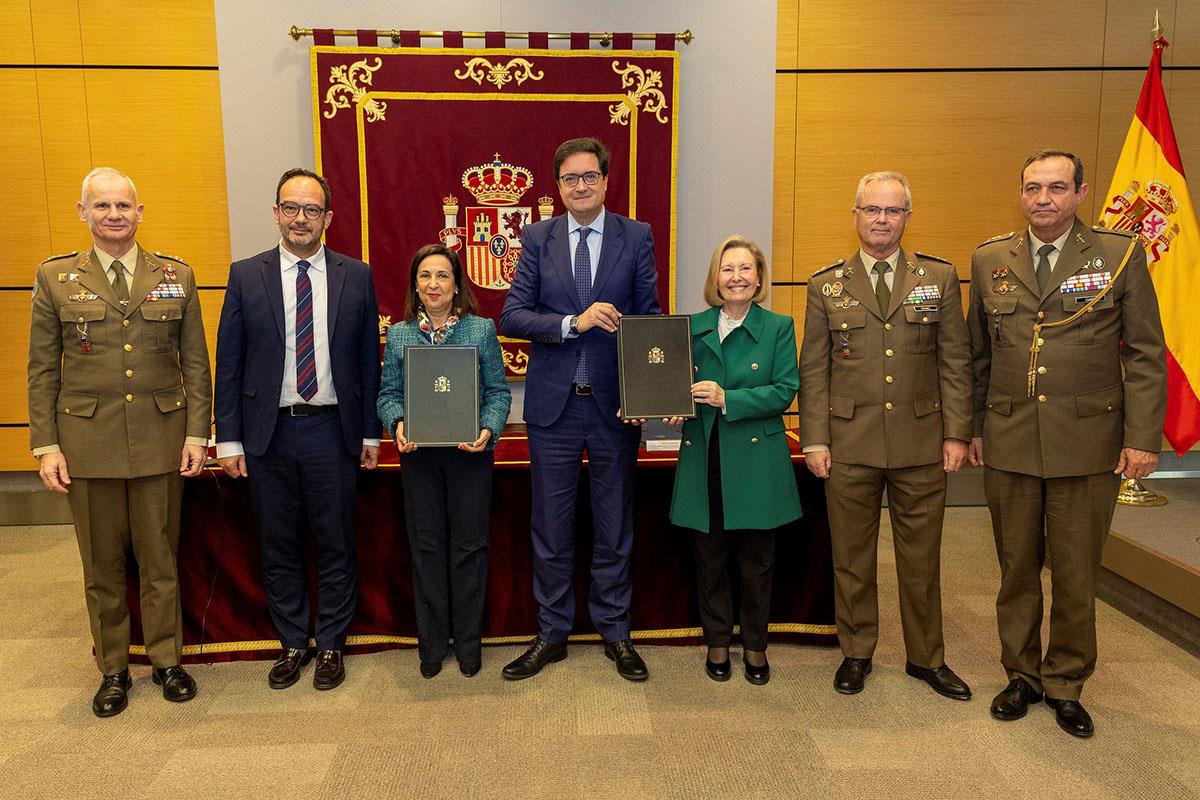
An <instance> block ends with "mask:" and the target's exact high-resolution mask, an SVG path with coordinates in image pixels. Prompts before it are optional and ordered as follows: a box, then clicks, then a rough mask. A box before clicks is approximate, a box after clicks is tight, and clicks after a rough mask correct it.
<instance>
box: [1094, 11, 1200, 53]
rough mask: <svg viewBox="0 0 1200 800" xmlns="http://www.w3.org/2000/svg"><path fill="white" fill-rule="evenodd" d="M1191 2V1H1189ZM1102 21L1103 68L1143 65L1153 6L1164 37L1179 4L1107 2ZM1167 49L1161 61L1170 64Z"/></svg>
mask: <svg viewBox="0 0 1200 800" xmlns="http://www.w3.org/2000/svg"><path fill="white" fill-rule="evenodd" d="M1193 1H1194V0H1193ZM1107 6H1108V8H1107V10H1106V13H1105V24H1104V61H1103V65H1104V66H1106V67H1145V66H1146V63H1147V62H1148V61H1149V60H1150V44H1151V41H1152V36H1151V33H1150V29H1151V28H1152V27H1153V26H1154V11H1155V10H1156V9H1157V10H1158V12H1159V17H1160V19H1161V20H1162V24H1163V27H1164V28H1166V29H1167V31H1166V33H1167V38H1168V39H1170V38H1171V33H1172V29H1173V28H1174V27H1175V25H1174V20H1175V17H1176V15H1177V13H1178V9H1179V6H1180V3H1178V2H1176V0H1131V1H1130V2H1109V3H1108V4H1107ZM1172 50H1174V48H1170V49H1168V50H1167V52H1166V53H1164V54H1163V63H1164V64H1170V63H1172V59H1173V58H1174V57H1175V56H1176V53H1172V52H1171V51H1172Z"/></svg>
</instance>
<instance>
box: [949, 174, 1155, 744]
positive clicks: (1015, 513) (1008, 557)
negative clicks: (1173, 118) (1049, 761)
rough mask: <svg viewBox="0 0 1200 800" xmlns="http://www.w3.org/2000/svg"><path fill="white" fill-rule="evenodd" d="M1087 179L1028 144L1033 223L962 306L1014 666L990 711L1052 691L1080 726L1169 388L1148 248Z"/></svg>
mask: <svg viewBox="0 0 1200 800" xmlns="http://www.w3.org/2000/svg"><path fill="white" fill-rule="evenodd" d="M1087 190H1088V186H1087V184H1086V183H1084V182H1083V164H1082V162H1080V160H1079V159H1078V158H1077V157H1076V156H1074V155H1072V154H1071V153H1066V152H1062V151H1056V150H1044V151H1041V152H1038V153H1035V154H1033V155H1032V156H1030V157H1029V159H1028V160H1027V161H1026V162H1025V166H1024V168H1023V169H1022V171H1021V205H1022V208H1023V210H1024V212H1025V217H1026V219H1028V220H1029V227H1028V229H1027V230H1022V231H1020V232H1017V233H1010V234H1008V235H1007V236H997V237H996V238H994V239H991V240H989V241H988V242H985V243H984V244H982V245H980V247H979V249H978V250H976V251H975V257H974V259H973V262H972V266H971V301H970V308H969V314H968V327H969V328H970V333H971V349H972V360H973V363H974V371H975V421H974V428H975V430H974V434H975V437H974V438H973V439H972V442H971V453H970V459H971V462H972V463H974V464H986V466H985V468H984V489H985V491H986V493H987V501H988V508H989V509H990V510H991V514H992V530H993V533H994V536H995V539H996V552H997V554H998V556H999V558H1000V593H999V596H998V597H997V599H996V618H997V621H998V622H999V627H1000V645H1001V662H1002V663H1003V665H1004V668H1005V670H1006V671H1007V672H1008V677H1009V684H1008V687H1007V688H1006V689H1005V690H1004V691H1002V692H1001V693H1000V694H999V695H998V696H997V697H996V699H995V700H994V701H993V703H992V707H991V711H992V715H993V716H995V717H996V718H998V719H1003V720H1014V719H1019V718H1021V717H1023V716H1025V713H1026V710H1027V708H1028V706H1029V704H1030V703H1036V702H1038V701H1039V700H1041V699H1042V696H1043V693H1044V694H1045V697H1046V701H1047V702H1048V703H1049V704H1050V705H1051V706H1053V707H1054V709H1055V717H1056V719H1057V721H1058V724H1059V726H1060V727H1062V728H1063V729H1064V730H1066V731H1067V732H1068V733H1071V734H1073V735H1075V736H1080V737H1087V736H1091V735H1092V733H1093V731H1094V726H1093V724H1092V720H1091V717H1090V716H1089V715H1088V713H1087V711H1086V710H1085V709H1084V708H1083V706H1082V705H1081V704H1080V703H1079V698H1080V693H1081V691H1082V689H1083V683H1084V681H1085V680H1087V678H1088V676H1089V675H1091V674H1092V671H1093V670H1094V669H1095V665H1096V616H1095V596H1096V579H1097V576H1098V575H1099V572H1100V559H1101V555H1102V554H1103V551H1104V540H1105V538H1106V537H1107V536H1108V529H1109V524H1110V523H1111V521H1112V514H1113V507H1114V505H1115V503H1116V494H1117V488H1118V484H1119V481H1120V475H1121V473H1122V472H1124V473H1125V475H1127V476H1128V477H1130V478H1142V477H1145V476H1146V475H1149V474H1150V473H1151V472H1153V471H1154V469H1155V467H1156V466H1157V464H1158V455H1157V453H1158V449H1159V447H1160V445H1161V442H1162V434H1161V431H1162V426H1163V418H1164V416H1165V414H1166V387H1167V372H1166V354H1165V346H1164V344H1163V331H1162V324H1161V322H1160V320H1159V314H1158V300H1157V298H1156V297H1155V294H1154V285H1153V284H1152V283H1151V281H1150V274H1149V272H1148V270H1147V269H1146V253H1145V251H1144V250H1143V249H1142V247H1141V244H1140V243H1139V242H1138V240H1137V239H1136V238H1134V237H1132V236H1129V235H1126V234H1123V233H1116V232H1113V231H1107V230H1104V229H1102V228H1090V227H1088V226H1087V225H1084V224H1083V223H1082V222H1081V221H1080V220H1079V218H1078V217H1076V216H1075V210H1076V208H1077V207H1078V206H1079V203H1080V201H1082V200H1083V198H1084V197H1085V196H1086V195H1087ZM1035 325H1036V326H1039V328H1038V329H1037V330H1035ZM1047 550H1048V551H1049V555H1050V559H1051V562H1052V570H1051V583H1052V589H1051V596H1052V598H1053V600H1052V606H1051V611H1050V641H1049V642H1048V644H1047V647H1046V651H1045V654H1044V655H1043V652H1042V640H1041V627H1042V584H1041V571H1042V566H1043V564H1044V562H1045V557H1046V554H1047Z"/></svg>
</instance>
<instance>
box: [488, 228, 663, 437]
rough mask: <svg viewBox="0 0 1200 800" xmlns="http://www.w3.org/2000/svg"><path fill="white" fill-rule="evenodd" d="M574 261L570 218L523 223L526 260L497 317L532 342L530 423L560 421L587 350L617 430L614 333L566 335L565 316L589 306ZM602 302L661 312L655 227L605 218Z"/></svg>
mask: <svg viewBox="0 0 1200 800" xmlns="http://www.w3.org/2000/svg"><path fill="white" fill-rule="evenodd" d="M572 264H573V259H572V257H571V248H570V241H569V237H568V235H567V217H566V215H560V216H557V217H554V218H553V219H548V220H542V221H541V222H536V223H534V224H532V225H527V226H525V228H524V229H523V231H522V233H521V260H520V261H519V262H518V263H517V270H516V274H515V275H514V276H513V282H512V286H510V287H509V290H508V296H507V297H506V298H505V300H504V310H503V311H502V312H501V314H500V330H501V332H503V334H504V335H505V336H512V337H514V338H520V339H528V340H529V341H530V342H532V346H531V348H530V359H529V371H528V372H527V373H526V376H525V387H526V388H525V421H526V422H527V423H529V424H531V425H543V426H544V425H550V424H552V423H553V422H554V421H555V420H557V419H558V418H559V416H560V415H561V414H562V411H563V407H564V406H565V405H566V402H567V395H568V394H569V393H570V391H571V383H572V379H573V378H574V376H575V366H576V364H577V363H578V362H579V353H580V352H581V351H583V352H586V353H587V359H588V377H589V380H590V382H591V385H592V391H593V393H594V395H595V398H596V404H597V405H598V406H599V407H600V410H601V412H603V414H604V416H605V418H606V419H607V420H608V421H609V423H610V424H611V425H612V426H614V427H616V428H621V427H623V426H622V423H621V421H620V420H619V419H617V407H618V406H619V405H620V391H619V389H618V381H617V336H616V334H615V333H609V332H608V331H605V330H604V329H602V328H599V327H596V328H592V329H591V330H589V331H586V332H585V333H583V334H581V335H580V336H578V337H577V338H573V339H572V338H568V339H565V340H564V339H563V336H562V320H563V317H564V316H571V315H575V314H582V313H583V312H584V310H585V309H586V306H583V305H581V304H580V302H579V295H578V293H577V292H576V290H575V277H574V272H573V268H572ZM601 301H603V302H606V303H612V304H613V305H614V306H615V307H616V309H617V310H618V311H620V312H621V313H622V314H658V313H661V312H660V308H659V303H658V273H657V272H656V271H655V269H654V241H653V239H652V238H651V236H650V226H649V225H647V224H646V223H644V222H637V221H636V220H631V219H629V218H628V217H623V216H621V215H620V214H614V213H612V212H611V211H606V212H605V215H604V241H603V244H602V245H601V247H600V263H599V265H598V266H597V268H596V279H595V281H593V283H592V302H601Z"/></svg>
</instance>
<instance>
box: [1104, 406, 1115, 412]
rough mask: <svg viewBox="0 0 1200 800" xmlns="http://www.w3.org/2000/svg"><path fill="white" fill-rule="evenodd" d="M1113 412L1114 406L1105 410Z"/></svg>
mask: <svg viewBox="0 0 1200 800" xmlns="http://www.w3.org/2000/svg"><path fill="white" fill-rule="evenodd" d="M1112 410H1113V407H1112V406H1109V407H1108V408H1106V409H1105V411H1112Z"/></svg>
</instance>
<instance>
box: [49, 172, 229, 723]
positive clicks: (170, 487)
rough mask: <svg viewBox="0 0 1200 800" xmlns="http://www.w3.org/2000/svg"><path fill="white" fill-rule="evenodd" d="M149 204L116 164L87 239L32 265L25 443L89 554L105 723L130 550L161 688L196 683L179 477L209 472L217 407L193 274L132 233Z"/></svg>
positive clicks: (116, 695) (117, 673)
mask: <svg viewBox="0 0 1200 800" xmlns="http://www.w3.org/2000/svg"><path fill="white" fill-rule="evenodd" d="M142 208H143V207H142V205H141V204H140V203H138V201H137V190H136V189H135V188H134V185H133V181H131V180H130V179H129V178H128V177H127V176H125V175H123V174H121V173H120V172H117V171H116V170H114V169H109V168H106V167H105V168H100V169H96V170H93V171H92V172H90V173H89V174H88V176H87V177H86V178H84V181H83V196H82V199H81V201H80V202H79V204H78V206H77V209H78V212H79V217H80V219H81V220H83V222H85V223H86V224H87V226H88V228H90V229H91V232H92V244H93V246H92V247H91V248H89V249H88V250H86V251H84V252H83V253H80V254H76V253H71V254H70V255H66V256H59V257H56V258H51V259H48V260H47V261H45V262H43V263H42V265H41V266H40V267H39V268H38V270H37V276H36V279H35V284H34V292H33V309H32V322H31V325H30V333H29V432H30V446H31V447H32V448H33V453H34V455H35V456H37V457H38V459H39V460H40V464H41V466H40V475H41V479H42V482H43V483H44V484H45V485H46V487H47V488H48V489H51V490H52V491H56V492H63V493H66V495H67V500H68V502H69V504H70V508H71V516H72V519H73V520H74V523H75V533H76V536H77V538H78V541H79V552H80V556H81V557H82V560H83V574H84V585H85V594H86V598H87V607H88V615H89V616H90V618H91V627H92V640H93V642H94V644H95V649H96V664H97V666H98V667H99V668H100V671H101V673H103V675H104V679H103V681H102V682H101V684H100V689H99V690H98V691H97V692H96V696H95V698H94V699H93V702H92V710H93V711H94V712H95V713H96V715H97V716H100V717H108V716H112V715H114V714H119V713H120V712H121V711H123V710H124V709H125V706H126V702H127V693H128V690H129V688H130V686H131V679H130V677H129V670H128V664H129V624H130V623H129V608H128V606H127V604H126V601H125V553H126V551H127V550H128V549H129V547H130V546H132V548H133V552H134V555H135V557H136V558H137V562H138V568H139V577H140V586H141V610H142V629H143V632H144V634H145V641H146V653H147V655H148V656H149V658H150V661H151V663H152V664H153V665H154V670H153V673H152V675H153V680H154V683H156V684H159V685H161V686H162V692H163V696H164V697H165V698H166V699H168V700H172V701H177V702H178V701H184V700H190V699H191V698H192V697H194V696H195V694H196V684H195V681H194V680H193V679H192V677H191V676H190V675H188V674H187V672H185V671H184V669H183V668H182V667H181V666H179V660H180V655H181V652H182V637H181V625H180V601H179V587H178V579H177V574H176V547H177V543H178V540H179V513H180V510H179V508H180V496H181V489H182V478H181V476H193V475H198V474H199V473H200V470H201V469H203V467H204V462H205V455H206V454H205V447H206V445H207V443H208V434H209V428H210V422H211V415H212V387H211V383H210V380H209V366H208V347H207V345H206V344H205V339H204V325H203V323H202V321H201V319H200V302H199V300H198V299H197V297H196V281H195V279H194V278H193V276H192V271H191V269H190V268H189V267H188V266H187V265H186V264H184V263H183V262H182V261H179V260H178V259H176V258H173V257H170V256H163V255H161V254H158V253H155V254H153V255H151V254H150V253H147V252H146V251H145V250H143V249H142V248H141V247H140V246H139V245H138V244H137V242H136V240H135V234H136V233H137V227H138V223H139V222H140V221H141V217H142Z"/></svg>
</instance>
